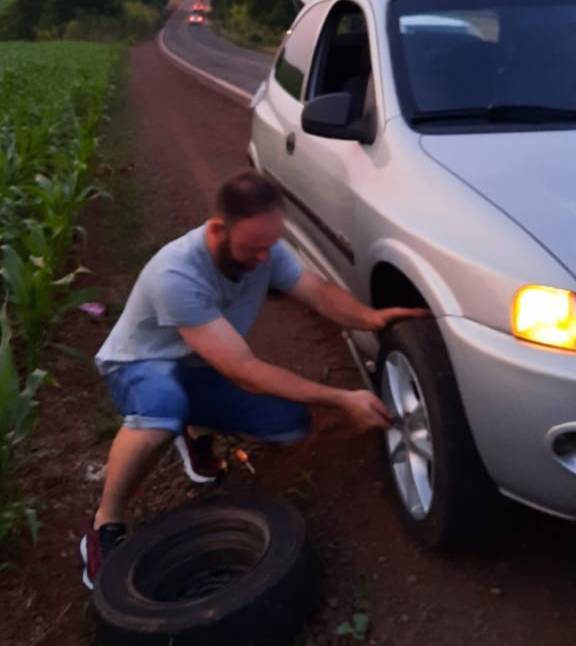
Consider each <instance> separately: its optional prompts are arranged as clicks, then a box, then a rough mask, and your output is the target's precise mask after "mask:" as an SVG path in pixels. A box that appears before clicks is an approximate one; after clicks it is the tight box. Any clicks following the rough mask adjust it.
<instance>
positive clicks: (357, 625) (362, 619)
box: [352, 612, 370, 635]
mask: <svg viewBox="0 0 576 646" xmlns="http://www.w3.org/2000/svg"><path fill="white" fill-rule="evenodd" d="M352 623H353V624H354V632H355V633H356V634H362V635H365V634H366V632H367V630H368V626H369V625H370V615H368V614H366V613H365V612H357V613H355V614H354V615H353V616H352Z"/></svg>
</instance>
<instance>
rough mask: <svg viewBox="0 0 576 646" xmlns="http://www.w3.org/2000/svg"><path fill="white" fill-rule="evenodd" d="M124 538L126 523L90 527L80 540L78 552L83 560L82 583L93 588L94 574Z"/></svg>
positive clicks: (90, 588)
mask: <svg viewBox="0 0 576 646" xmlns="http://www.w3.org/2000/svg"><path fill="white" fill-rule="evenodd" d="M125 539H126V525H124V524H123V523H105V524H104V525H102V526H101V527H100V528H99V529H98V530H95V529H94V528H93V525H92V524H90V528H89V529H88V532H87V533H86V534H85V536H84V537H83V538H82V540H81V541H80V554H81V556H82V560H83V561H84V573H83V574H82V583H83V584H84V585H85V586H86V587H87V588H88V589H89V590H94V581H95V580H96V575H97V574H98V571H99V570H100V568H101V567H102V563H103V562H104V560H105V559H106V557H107V556H108V555H109V554H110V552H112V550H114V549H115V548H116V547H118V545H120V544H121V543H122V542H123V541H124V540H125Z"/></svg>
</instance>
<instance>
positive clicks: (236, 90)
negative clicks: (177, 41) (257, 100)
mask: <svg viewBox="0 0 576 646" xmlns="http://www.w3.org/2000/svg"><path fill="white" fill-rule="evenodd" d="M165 31H166V28H165V27H164V28H163V29H162V31H161V32H160V33H159V34H158V46H159V48H160V51H161V52H162V53H163V54H164V55H165V56H166V57H167V58H169V59H170V60H171V61H172V62H173V63H175V64H176V65H178V66H179V67H182V68H184V69H185V70H186V71H188V72H190V73H192V74H196V75H197V76H200V77H202V78H204V79H206V80H207V81H209V82H210V83H214V84H215V85H217V86H219V87H221V88H222V89H223V90H226V92H230V93H232V94H233V95H235V96H236V97H238V98H241V99H242V100H243V101H245V102H246V103H247V104H248V105H250V101H251V100H252V95H251V94H250V92H246V90H243V89H242V88H240V87H238V86H237V85H233V84H232V83H228V82H227V81H223V80H222V79H220V78H218V77H217V76H213V75H212V74H209V73H208V72H205V71H204V70H202V69H200V68H199V67H196V66H195V65H191V64H190V63H189V62H188V61H185V60H184V59H183V58H180V56H178V55H177V54H174V52H172V51H170V50H169V49H168V46H167V45H166V43H165V42H164V32H165Z"/></svg>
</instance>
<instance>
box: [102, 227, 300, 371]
mask: <svg viewBox="0 0 576 646" xmlns="http://www.w3.org/2000/svg"><path fill="white" fill-rule="evenodd" d="M301 273H302V267H301V265H300V262H299V261H298V260H297V258H296V257H295V256H294V254H292V253H291V252H290V251H289V249H288V248H287V246H286V245H285V244H284V243H283V242H278V243H276V244H275V245H274V246H273V247H272V249H271V252H270V256H269V258H268V260H267V261H266V262H263V263H261V264H260V265H258V267H257V268H256V269H255V270H254V271H251V272H247V273H245V274H243V275H242V277H241V279H240V280H239V281H238V282H234V281H231V280H228V279H227V278H226V277H225V276H224V275H223V274H222V273H221V272H220V271H219V270H218V267H217V265H216V264H215V262H214V259H213V257H212V254H211V253H210V251H209V250H208V247H207V245H206V239H205V226H204V225H203V226H201V227H198V228H197V229H193V230H192V231H190V232H189V233H187V234H186V235H184V236H182V237H181V238H177V239H176V240H173V241H172V242H170V243H168V244H167V245H166V246H164V247H163V248H162V249H160V251H158V253H156V254H155V255H154V256H153V257H152V259H151V260H150V261H149V262H148V264H147V265H146V266H145V267H144V269H143V270H142V271H141V273H140V275H139V276H138V279H137V281H136V284H135V285H134V287H133V289H132V292H131V293H130V296H129V298H128V301H127V303H126V307H125V308H124V311H123V313H122V315H121V316H120V318H119V319H118V322H117V323H116V325H115V326H114V328H113V329H112V332H111V333H110V334H109V336H108V338H107V339H106V341H105V342H104V345H103V346H102V347H101V348H100V350H99V352H98V354H97V355H96V365H97V367H98V369H99V370H100V372H101V373H103V374H105V373H108V372H111V371H112V370H114V369H115V368H116V367H118V364H119V363H124V362H127V361H142V360H147V359H181V358H184V357H189V358H190V360H191V361H192V363H194V364H197V365H203V362H202V360H201V359H200V357H199V356H197V355H195V354H194V353H192V352H191V350H190V348H189V346H187V345H186V343H185V342H184V340H183V339H182V337H181V336H180V334H179V332H178V328H179V327H194V326H196V325H204V324H206V323H209V322H210V321H214V320H215V319H217V318H220V317H224V318H225V319H227V320H228V322H229V323H230V324H231V325H232V326H233V327H234V328H235V329H236V330H237V331H238V333H239V334H241V335H242V336H245V335H246V334H247V333H248V330H249V329H250V327H251V326H252V324H253V323H254V321H255V320H256V317H257V316H258V313H259V311H260V308H261V307H262V305H263V303H264V300H265V299H266V294H267V292H268V289H269V288H270V287H273V288H275V289H278V290H280V291H284V292H285V291H290V290H291V289H292V288H293V287H294V286H295V285H296V283H297V282H298V279H299V278H300V275H301Z"/></svg>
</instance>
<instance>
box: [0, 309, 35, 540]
mask: <svg viewBox="0 0 576 646" xmlns="http://www.w3.org/2000/svg"><path fill="white" fill-rule="evenodd" d="M11 336H12V332H11V329H10V324H9V321H8V316H7V313H6V304H4V306H3V307H2V309H1V310H0V544H1V543H2V542H3V541H4V540H5V539H6V538H7V537H8V536H9V535H10V533H11V532H12V531H13V529H14V528H15V527H17V526H18V525H20V524H21V523H22V521H25V522H27V524H28V527H29V529H30V531H31V533H32V537H33V539H34V540H35V539H36V534H37V531H38V520H37V517H36V512H35V510H34V509H33V508H32V507H31V505H30V501H27V500H25V499H24V497H23V495H22V492H21V490H20V488H19V486H18V483H17V480H16V469H17V465H18V462H17V455H18V450H19V448H20V447H21V445H22V443H23V442H24V441H25V440H26V439H27V438H28V436H29V434H30V431H31V429H32V426H33V424H34V421H35V418H36V401H35V399H34V397H35V395H36V392H37V390H38V388H39V387H40V385H41V384H42V383H43V381H44V380H45V378H46V373H45V372H43V371H42V370H34V371H33V372H31V373H30V375H29V376H28V378H27V380H26V384H25V386H24V388H22V387H21V384H20V378H19V376H18V371H17V369H16V365H15V362H14V356H13V353H12V349H11V345H10V340H11Z"/></svg>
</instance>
